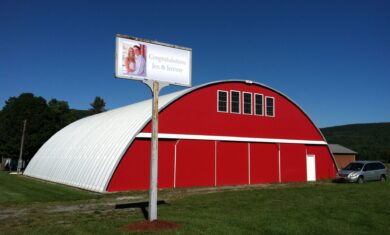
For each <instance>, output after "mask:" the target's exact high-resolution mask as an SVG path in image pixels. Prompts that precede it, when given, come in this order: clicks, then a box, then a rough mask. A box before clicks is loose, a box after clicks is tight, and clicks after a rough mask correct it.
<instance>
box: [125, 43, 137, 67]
mask: <svg viewBox="0 0 390 235" xmlns="http://www.w3.org/2000/svg"><path fill="white" fill-rule="evenodd" d="M125 68H126V72H127V73H132V72H134V70H135V54H134V49H133V48H132V47H130V48H129V50H128V52H127V57H126V58H125Z"/></svg>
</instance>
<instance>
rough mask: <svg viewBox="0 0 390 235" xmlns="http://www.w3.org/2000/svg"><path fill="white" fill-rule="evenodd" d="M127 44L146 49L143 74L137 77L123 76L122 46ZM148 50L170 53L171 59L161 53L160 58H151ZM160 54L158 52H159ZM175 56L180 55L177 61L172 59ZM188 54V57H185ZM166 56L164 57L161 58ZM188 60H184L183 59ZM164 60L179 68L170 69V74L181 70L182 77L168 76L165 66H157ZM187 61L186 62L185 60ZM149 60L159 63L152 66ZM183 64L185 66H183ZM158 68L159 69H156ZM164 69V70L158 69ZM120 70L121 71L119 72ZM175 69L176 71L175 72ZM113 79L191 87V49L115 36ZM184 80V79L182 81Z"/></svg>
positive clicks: (132, 74)
mask: <svg viewBox="0 0 390 235" xmlns="http://www.w3.org/2000/svg"><path fill="white" fill-rule="evenodd" d="M124 43H129V45H130V44H133V45H134V44H136V45H138V44H139V45H142V46H144V47H145V48H146V53H147V54H146V58H144V61H143V63H144V67H145V71H143V74H141V75H138V74H134V73H129V74H125V73H124V72H123V68H122V67H123V61H124V59H123V53H124V52H123V44H124ZM148 47H149V49H153V50H154V51H156V50H157V49H160V50H162V51H165V53H167V52H168V53H172V54H170V56H171V57H169V58H168V57H167V55H166V54H164V53H162V54H163V55H162V56H156V57H153V55H152V56H151V55H150V54H148V53H149V51H148ZM159 52H160V51H159ZM175 54H181V57H179V59H176V58H172V56H175ZM187 54H188V55H187ZM163 56H166V57H163ZM186 56H187V57H188V58H185V57H186ZM162 59H163V60H164V59H165V60H166V61H168V62H166V63H178V65H177V66H180V68H171V69H172V70H170V72H171V74H172V73H174V72H176V73H179V72H181V71H182V70H184V74H183V75H178V76H180V78H179V77H178V76H176V77H175V75H174V74H172V76H170V75H169V73H168V72H167V71H166V67H168V66H166V64H165V65H162V66H161V67H160V66H159V65H160V64H161V63H162V62H161V60H162ZM185 59H187V60H185ZM149 60H154V61H156V63H159V65H154V64H152V66H153V67H152V66H151V64H150V63H154V62H150V61H149ZM148 63H149V64H148ZM183 63H185V65H183ZM156 68H159V69H156ZM160 68H164V70H162V69H160ZM121 69H122V71H121ZM175 69H176V70H175ZM115 77H116V78H122V79H131V80H139V81H144V82H145V81H157V82H160V83H163V84H170V85H176V86H184V87H191V86H192V49H191V48H187V47H182V46H177V45H172V44H168V43H162V42H158V41H153V40H147V39H142V38H138V37H132V36H127V35H122V34H117V35H116V45H115ZM183 78H184V79H183Z"/></svg>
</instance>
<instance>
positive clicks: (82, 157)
mask: <svg viewBox="0 0 390 235" xmlns="http://www.w3.org/2000/svg"><path fill="white" fill-rule="evenodd" d="M189 90H191V89H185V90H182V91H178V92H175V93H171V94H168V95H165V96H161V97H159V110H161V109H162V108H164V107H165V106H166V105H168V104H169V103H171V102H172V101H174V100H176V99H177V98H178V97H180V96H181V95H183V94H184V93H186V92H188V91H189ZM151 116H152V100H151V99H150V100H146V101H142V102H139V103H136V104H133V105H128V106H125V107H122V108H118V109H113V110H110V111H107V112H103V113H100V114H96V115H93V116H90V117H86V118H83V119H81V120H78V121H76V122H74V123H72V124H70V125H68V126H66V127H65V128H63V129H62V130H60V131H58V132H57V133H56V134H55V135H53V136H52V137H51V138H50V139H49V140H48V141H47V142H46V143H45V144H44V145H43V146H42V147H41V148H40V149H39V151H38V152H37V153H36V154H35V156H34V157H33V158H32V160H31V161H30V163H29V164H28V166H27V168H26V170H25V171H24V174H25V175H27V176H31V177H36V178H40V179H43V180H47V181H53V182H57V183H62V184H67V185H71V186H74V187H79V188H83V189H87V190H91V191H97V192H104V191H105V190H106V187H107V185H108V183H109V181H110V179H111V176H112V174H113V172H114V170H115V168H116V166H117V164H118V163H119V161H120V159H121V158H122V156H123V154H124V153H125V151H126V150H127V148H128V147H129V145H130V144H131V143H132V141H133V139H134V138H135V136H136V135H137V133H138V132H139V131H141V129H142V128H143V127H144V126H145V125H146V124H147V123H148V122H149V120H150V119H151Z"/></svg>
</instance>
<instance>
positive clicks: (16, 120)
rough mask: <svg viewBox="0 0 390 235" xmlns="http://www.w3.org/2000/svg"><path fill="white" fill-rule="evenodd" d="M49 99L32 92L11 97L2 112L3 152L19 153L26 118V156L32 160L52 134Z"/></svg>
mask: <svg viewBox="0 0 390 235" xmlns="http://www.w3.org/2000/svg"><path fill="white" fill-rule="evenodd" d="M49 115H50V113H49V108H48V106H47V104H46V100H45V99H44V98H42V97H36V96H34V95H33V94H31V93H22V94H21V95H20V96H19V97H10V98H9V99H8V100H7V101H6V104H5V106H4V108H3V110H2V111H1V113H0V143H1V144H0V155H2V156H5V157H13V158H16V157H18V155H19V148H20V140H21V134H22V125H23V120H27V128H26V135H25V144H24V149H25V151H24V156H23V158H24V159H30V158H31V157H32V156H33V155H34V154H35V153H36V152H37V151H38V149H39V148H40V147H41V145H42V143H44V142H45V141H46V140H47V139H48V138H49V137H50V136H51V135H52V132H51V131H50V129H49V128H48V127H49V126H50V125H47V124H48V119H49V118H48V117H49Z"/></svg>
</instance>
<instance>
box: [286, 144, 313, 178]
mask: <svg viewBox="0 0 390 235" xmlns="http://www.w3.org/2000/svg"><path fill="white" fill-rule="evenodd" d="M280 167H281V179H282V182H302V181H307V176H306V148H305V145H303V144H280Z"/></svg>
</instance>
